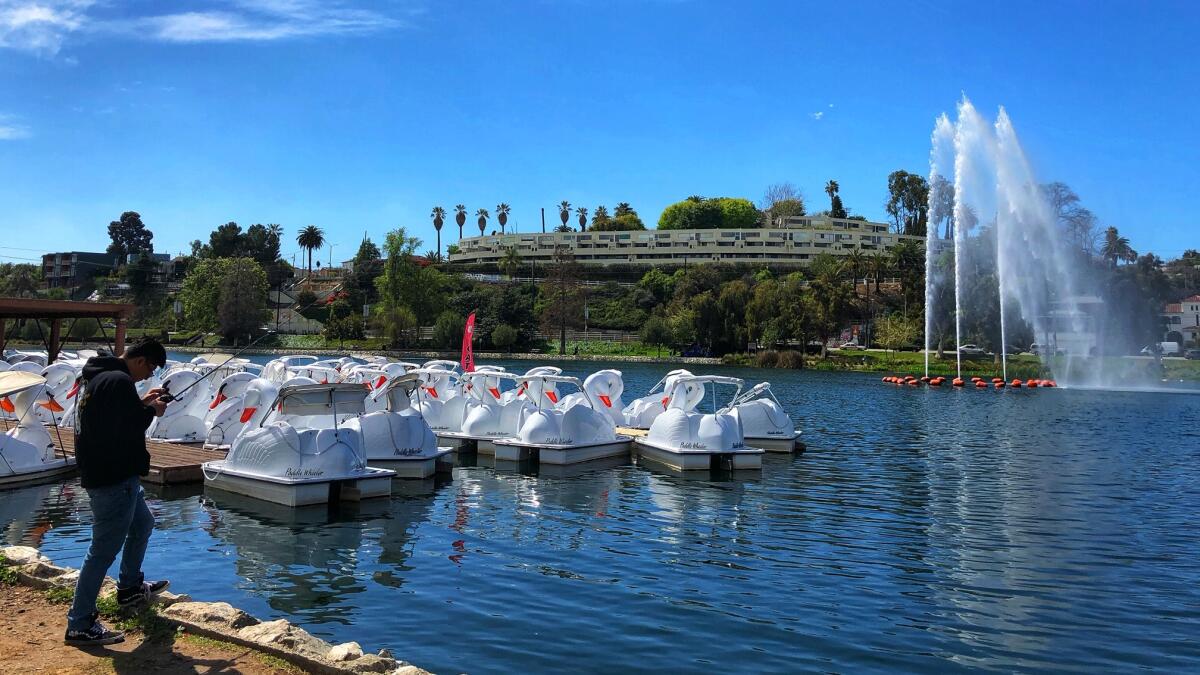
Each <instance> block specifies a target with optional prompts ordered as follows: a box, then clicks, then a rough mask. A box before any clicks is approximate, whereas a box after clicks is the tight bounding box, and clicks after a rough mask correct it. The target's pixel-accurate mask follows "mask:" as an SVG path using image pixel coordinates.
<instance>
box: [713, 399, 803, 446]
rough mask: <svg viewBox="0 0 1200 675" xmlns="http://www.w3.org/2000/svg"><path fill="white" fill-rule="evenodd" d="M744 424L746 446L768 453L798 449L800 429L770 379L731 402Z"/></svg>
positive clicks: (743, 434)
mask: <svg viewBox="0 0 1200 675" xmlns="http://www.w3.org/2000/svg"><path fill="white" fill-rule="evenodd" d="M730 405H732V406H733V411H734V412H735V413H736V414H737V416H738V419H739V420H740V421H741V423H742V436H743V437H744V438H745V440H746V445H749V446H750V447H753V448H762V449H763V450H766V451H767V452H795V450H796V444H797V440H798V439H799V437H800V432H799V431H798V430H797V429H796V426H795V424H794V423H793V422H792V418H791V417H789V416H788V414H787V413H786V412H784V410H783V406H782V405H780V403H779V399H777V398H775V394H774V392H772V391H771V385H770V383H768V382H759V383H758V384H756V385H754V386H753V387H751V388H750V389H748V390H746V391H745V392H742V394H741V395H740V396H738V397H737V398H735V399H734V400H733V402H732V403H731V404H730Z"/></svg>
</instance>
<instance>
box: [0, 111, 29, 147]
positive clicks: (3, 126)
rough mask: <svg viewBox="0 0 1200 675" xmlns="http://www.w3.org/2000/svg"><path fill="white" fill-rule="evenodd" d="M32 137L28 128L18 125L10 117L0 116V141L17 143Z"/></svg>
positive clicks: (13, 118) (14, 119) (15, 120)
mask: <svg viewBox="0 0 1200 675" xmlns="http://www.w3.org/2000/svg"><path fill="white" fill-rule="evenodd" d="M32 135H33V134H31V133H30V132H29V127H27V126H25V125H24V124H18V123H17V119H16V118H15V117H13V116H12V115H4V114H0V141H19V140H21V139H22V138H29V137H30V136H32Z"/></svg>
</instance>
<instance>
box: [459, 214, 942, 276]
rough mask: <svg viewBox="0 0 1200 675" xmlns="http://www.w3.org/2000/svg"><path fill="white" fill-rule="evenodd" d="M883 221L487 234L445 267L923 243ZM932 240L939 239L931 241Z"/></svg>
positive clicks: (817, 219) (670, 260) (690, 259)
mask: <svg viewBox="0 0 1200 675" xmlns="http://www.w3.org/2000/svg"><path fill="white" fill-rule="evenodd" d="M888 229H889V227H888V225H887V224H885V223H872V222H867V221H861V220H845V219H841V218H829V217H826V216H797V217H793V218H788V219H787V220H786V221H785V222H784V223H783V224H782V226H779V227H771V228H765V229H746V230H724V229H721V230H661V231H660V230H646V231H634V232H593V231H588V232H547V233H544V234H543V233H540V232H534V233H524V232H521V233H509V234H492V235H487V236H483V237H467V238H464V239H461V240H459V242H458V249H459V250H458V252H457V253H453V254H451V255H450V262H452V263H496V262H499V261H500V259H501V258H503V257H504V255H505V253H506V252H507V251H508V249H509V248H513V247H515V248H516V249H517V253H518V254H519V255H520V256H521V259H522V261H524V262H548V261H550V260H551V258H552V257H553V255H554V251H555V249H556V248H557V247H559V246H565V247H566V248H568V249H569V250H570V251H571V253H572V254H573V255H574V257H575V261H576V262H579V263H583V264H590V265H622V264H624V265H628V264H634V265H647V266H653V265H683V264H689V263H704V262H724V263H759V264H772V265H798V266H799V265H806V264H808V263H809V262H810V261H811V260H812V259H813V258H815V257H816V256H818V255H820V254H822V253H828V254H831V255H847V254H849V253H850V252H851V251H853V250H858V251H860V252H862V253H863V254H864V255H871V254H873V253H875V252H876V251H886V250H887V249H890V248H891V247H893V246H895V245H896V244H898V243H899V242H901V241H904V240H912V241H914V242H917V243H919V244H920V245H921V247H922V248H924V246H925V238H924V237H914V236H908V235H901V234H893V233H891V232H889V231H888ZM939 241H940V240H939Z"/></svg>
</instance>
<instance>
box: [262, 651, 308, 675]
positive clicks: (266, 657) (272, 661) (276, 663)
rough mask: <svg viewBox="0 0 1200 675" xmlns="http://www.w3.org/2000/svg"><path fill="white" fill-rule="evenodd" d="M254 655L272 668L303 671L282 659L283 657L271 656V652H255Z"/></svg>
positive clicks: (293, 671) (284, 670)
mask: <svg viewBox="0 0 1200 675" xmlns="http://www.w3.org/2000/svg"><path fill="white" fill-rule="evenodd" d="M254 655H255V656H256V657H258V660H259V662H261V663H262V664H263V665H264V666H267V667H268V668H274V669H275V670H282V671H283V672H285V673H303V672H304V671H303V670H301V669H299V668H297V667H296V666H295V665H293V664H291V663H288V662H287V661H284V660H283V659H281V658H279V657H278V656H273V655H271V654H264V653H263V652H255V653H254Z"/></svg>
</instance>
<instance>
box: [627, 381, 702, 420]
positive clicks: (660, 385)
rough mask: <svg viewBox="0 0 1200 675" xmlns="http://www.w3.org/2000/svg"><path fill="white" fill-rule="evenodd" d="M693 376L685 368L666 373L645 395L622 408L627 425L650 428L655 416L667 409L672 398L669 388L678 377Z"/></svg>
mask: <svg viewBox="0 0 1200 675" xmlns="http://www.w3.org/2000/svg"><path fill="white" fill-rule="evenodd" d="M691 376H692V373H691V371H687V370H683V369H679V370H672V371H671V372H669V373H667V374H666V375H664V376H663V378H662V379H661V380H659V381H658V382H656V383H655V384H654V386H653V387H650V391H649V392H647V393H646V395H645V396H642V397H641V398H635V399H633V400H632V401H630V402H629V405H627V406H625V407H624V408H623V409H622V410H621V416H622V417H623V418H624V420H623V421H624V424H625V426H627V427H630V428H631V429H649V428H650V425H651V424H653V423H654V418H656V417H658V416H659V415H660V414H662V412H663V411H664V410H666V409H667V403H669V402H670V400H671V397H670V396H669V395H668V390H669V389H670V388H671V385H672V384H673V383H674V382H675V380H676V378H679V377H691Z"/></svg>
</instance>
